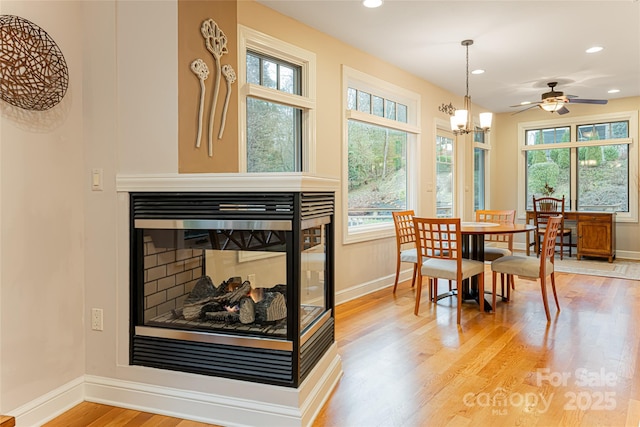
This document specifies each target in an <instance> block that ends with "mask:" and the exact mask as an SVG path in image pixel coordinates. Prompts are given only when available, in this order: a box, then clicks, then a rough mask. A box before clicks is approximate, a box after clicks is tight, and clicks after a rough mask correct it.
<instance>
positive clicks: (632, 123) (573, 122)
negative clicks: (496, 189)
mask: <svg viewBox="0 0 640 427" xmlns="http://www.w3.org/2000/svg"><path fill="white" fill-rule="evenodd" d="M618 121H628V122H629V138H618V139H607V140H598V141H593V142H591V141H589V142H582V141H581V142H577V135H576V129H577V126H579V125H584V124H591V123H611V122H618ZM566 126H569V128H570V135H571V142H568V143H558V144H539V145H526V140H525V133H526V131H527V130H535V129H545V128H559V127H566ZM576 144H580V145H581V146H587V145H598V146H601V145H620V144H628V145H629V212H616V222H632V223H633V222H636V223H637V222H638V181H639V179H640V178H639V176H640V175H639V172H638V165H639V159H638V111H621V112H616V113H608V114H598V115H592V116H576V117H574V118H566V119H564V118H563V119H554V120H543V121H537V122H522V123H519V124H518V147H519V151H520V158H519V160H518V192H519V197H518V212H519V219H524V218H525V213H526V200H524V196H523V195H522V193H523V192H526V190H525V186H526V182H525V179H526V167H527V165H526V153H527V151H533V150H543V149H551V148H552V149H556V148H574V147H576ZM576 161H577V159H576V158H575V155H574V154H573V152H572V154H571V164H572V168H571V194H572V197H574V198H575V197H577V196H576V195H577V188H575V185H576V178H575V176H574V175H575V173H576V171H577V169H575V168H574V166H573V165H575V164H576ZM574 202H575V199H574V200H572V204H571V206H575V203H574Z"/></svg>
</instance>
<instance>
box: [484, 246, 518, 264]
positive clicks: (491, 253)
mask: <svg viewBox="0 0 640 427" xmlns="http://www.w3.org/2000/svg"><path fill="white" fill-rule="evenodd" d="M509 255H511V251H510V250H509V249H507V248H499V247H497V246H487V247H485V248H484V260H485V261H494V260H496V259H498V258H500V257H503V256H509Z"/></svg>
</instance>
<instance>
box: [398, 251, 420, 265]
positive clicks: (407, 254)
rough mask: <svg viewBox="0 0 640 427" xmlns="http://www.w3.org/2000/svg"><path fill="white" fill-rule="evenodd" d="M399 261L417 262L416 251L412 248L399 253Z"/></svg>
mask: <svg viewBox="0 0 640 427" xmlns="http://www.w3.org/2000/svg"><path fill="white" fill-rule="evenodd" d="M400 261H402V262H413V263H416V262H418V250H417V249H416V248H413V249H405V250H403V251H400Z"/></svg>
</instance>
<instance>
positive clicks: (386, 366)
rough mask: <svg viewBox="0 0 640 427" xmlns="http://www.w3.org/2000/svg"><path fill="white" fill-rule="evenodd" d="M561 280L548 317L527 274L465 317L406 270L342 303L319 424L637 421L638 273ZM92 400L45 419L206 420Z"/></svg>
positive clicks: (81, 422) (95, 422) (82, 422)
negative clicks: (333, 375) (332, 382)
mask: <svg viewBox="0 0 640 427" xmlns="http://www.w3.org/2000/svg"><path fill="white" fill-rule="evenodd" d="M486 284H487V285H486V286H487V289H490V284H491V275H490V273H489V272H488V269H487V275H486ZM556 285H557V288H558V297H559V299H560V308H561V311H560V312H559V313H557V314H556V311H555V305H554V304H553V297H552V296H550V298H551V300H550V304H551V314H552V321H551V323H549V324H547V322H546V318H545V314H544V309H543V307H542V297H541V295H540V286H539V285H538V282H534V281H526V280H521V279H517V280H516V289H515V291H513V292H512V301H511V302H508V303H507V302H501V301H500V300H498V304H497V305H498V306H497V307H496V314H495V315H493V314H483V313H480V312H479V310H478V306H477V304H475V303H472V302H469V303H465V304H464V307H463V310H462V320H461V326H460V327H457V326H456V310H455V301H454V300H453V299H444V300H441V301H440V302H439V303H438V304H433V303H430V302H429V301H428V299H427V286H424V288H423V301H422V304H421V310H420V315H419V316H414V315H413V305H414V301H415V300H414V290H413V289H411V288H410V283H409V282H405V283H402V284H400V285H399V286H398V291H397V293H396V295H395V296H394V295H393V294H392V292H391V288H387V289H384V290H382V291H378V292H376V293H373V294H370V295H367V296H364V297H362V298H359V299H357V300H354V301H351V302H348V303H345V304H342V305H340V306H338V307H337V308H336V339H337V342H338V346H339V353H340V354H341V356H342V360H343V370H344V376H343V377H342V379H341V380H340V382H339V383H338V386H337V387H336V389H335V390H334V392H333V393H332V395H331V396H330V398H329V400H328V401H327V403H326V404H325V406H324V407H323V409H322V411H321V412H320V414H319V415H318V417H317V419H316V421H315V422H314V424H313V425H314V427H324V426H338V427H365V426H366V427H372V426H384V427H387V426H402V427H411V426H486V425H491V426H492V427H493V426H511V425H521V426H534V425H535V426H559V425H564V426H594V425H600V426H633V427H636V426H639V425H640V357H639V346H640V328H639V325H640V282H639V281H630V280H623V279H610V278H605V277H595V276H582V275H576V274H566V273H556ZM443 286H447V285H446V283H444V284H443ZM86 405H90V406H89V408H90V409H84V410H80V411H79V412H78V411H75V408H74V409H72V410H71V411H69V412H67V413H65V414H64V415H62V416H61V417H60V418H58V419H56V420H54V421H52V422H50V423H48V424H46V426H47V427H61V426H65V427H67V426H89V425H90V426H92V427H100V426H112V425H121V426H129V427H133V426H152V425H153V426H160V425H162V426H165V425H166V426H180V427H187V426H189V427H192V426H199V427H200V426H205V425H206V424H199V423H191V422H188V421H180V420H176V419H173V418H168V417H160V416H157V415H156V416H153V415H151V414H144V413H140V412H137V411H128V410H124V409H120V408H111V407H103V406H102V405H94V404H89V403H84V404H82V405H81V406H80V407H86ZM80 407H78V408H80ZM74 411H75V413H74ZM165 423H166V424H165Z"/></svg>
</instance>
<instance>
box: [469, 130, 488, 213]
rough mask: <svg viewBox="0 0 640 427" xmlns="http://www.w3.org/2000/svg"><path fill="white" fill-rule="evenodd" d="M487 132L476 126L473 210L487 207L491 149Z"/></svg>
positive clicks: (474, 138) (474, 137)
mask: <svg viewBox="0 0 640 427" xmlns="http://www.w3.org/2000/svg"><path fill="white" fill-rule="evenodd" d="M490 148H491V147H490V146H489V144H487V142H486V134H485V133H484V132H482V131H481V129H480V128H476V132H474V136H473V210H474V211H477V210H481V209H486V208H485V206H486V199H487V196H488V195H487V171H488V169H489V168H488V157H489V149H490Z"/></svg>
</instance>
